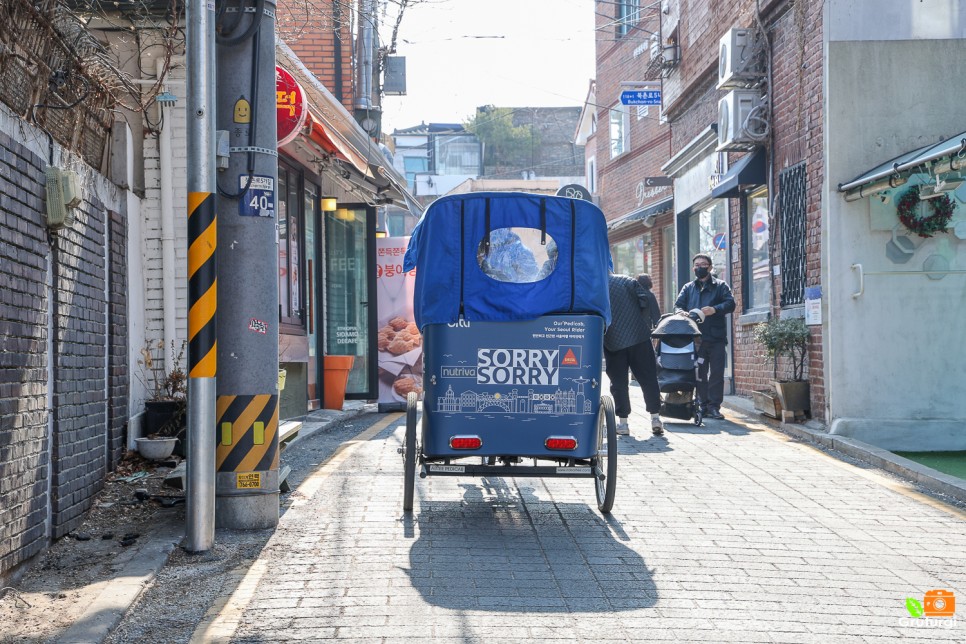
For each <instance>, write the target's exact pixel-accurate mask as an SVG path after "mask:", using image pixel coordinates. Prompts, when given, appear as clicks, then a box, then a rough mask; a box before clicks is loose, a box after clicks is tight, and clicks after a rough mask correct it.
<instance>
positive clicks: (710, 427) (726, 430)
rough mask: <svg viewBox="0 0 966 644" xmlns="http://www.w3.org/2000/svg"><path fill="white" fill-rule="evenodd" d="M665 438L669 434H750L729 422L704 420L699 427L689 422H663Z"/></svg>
mask: <svg viewBox="0 0 966 644" xmlns="http://www.w3.org/2000/svg"><path fill="white" fill-rule="evenodd" d="M664 430H665V436H667V435H668V434H670V435H671V436H672V437H673V435H674V434H705V435H709V434H730V435H732V436H747V435H748V434H750V433H751V430H749V429H748V428H747V427H744V426H742V425H739V424H737V423H733V422H731V421H729V420H713V419H705V420H704V421H703V422H702V424H701V425H700V426H698V425H695V424H694V423H693V422H691V421H681V422H678V423H675V422H668V421H667V420H666V419H665V421H664Z"/></svg>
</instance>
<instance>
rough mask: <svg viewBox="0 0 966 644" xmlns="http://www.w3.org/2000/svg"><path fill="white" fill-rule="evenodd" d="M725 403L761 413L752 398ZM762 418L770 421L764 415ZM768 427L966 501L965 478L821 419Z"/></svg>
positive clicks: (728, 399)
mask: <svg viewBox="0 0 966 644" xmlns="http://www.w3.org/2000/svg"><path fill="white" fill-rule="evenodd" d="M724 406H725V407H726V408H728V409H729V410H731V411H735V412H738V413H740V414H742V415H745V416H750V417H753V418H756V419H757V416H758V415H760V414H758V412H757V411H756V410H755V408H754V403H753V402H752V400H751V399H748V398H741V397H740V396H725V401H724ZM761 419H762V420H767V419H765V417H764V416H762V417H761ZM769 426H772V427H773V428H774V429H775V430H776V431H780V432H783V433H785V434H788V435H789V436H792V437H794V438H797V439H799V440H802V441H806V442H809V443H813V444H816V445H820V446H822V447H824V448H826V449H830V450H835V451H837V452H841V453H843V454H845V455H846V456H850V457H852V458H854V459H856V460H859V461H862V462H863V463H868V464H869V465H872V466H874V467H877V468H879V469H882V470H885V471H887V472H890V473H892V474H896V475H898V476H902V477H904V478H907V479H909V480H911V481H914V482H915V483H917V484H919V485H920V486H922V487H923V488H925V489H927V490H930V491H931V492H935V493H937V494H942V495H945V496H948V497H950V498H953V499H955V500H957V501H960V502H963V503H966V481H964V480H963V479H960V478H957V477H955V476H950V475H949V474H944V473H943V472H939V471H937V470H934V469H932V468H931V467H926V466H925V465H922V464H920V463H916V462H915V461H911V460H909V459H908V458H903V457H902V456H899V455H898V454H893V453H892V452H890V451H889V450H886V449H882V448H881V447H876V446H875V445H870V444H869V443H865V442H863V441H860V440H856V439H854V438H849V437H847V436H835V435H832V434H829V433H828V432H827V431H826V430H825V426H824V425H823V424H822V423H820V422H818V421H814V420H810V421H808V422H806V423H805V424H803V425H797V424H793V423H779V422H777V421H776V422H775V423H769Z"/></svg>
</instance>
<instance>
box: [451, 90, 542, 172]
mask: <svg viewBox="0 0 966 644" xmlns="http://www.w3.org/2000/svg"><path fill="white" fill-rule="evenodd" d="M464 127H465V128H466V130H467V131H469V132H472V133H473V134H475V135H476V136H477V137H479V139H480V141H481V142H482V143H483V166H484V167H485V168H490V169H496V170H497V172H499V171H501V170H503V169H509V168H518V169H524V168H529V167H530V165H531V163H530V153H531V149H532V148H533V146H535V145H537V141H536V137H535V135H534V132H533V127H532V126H530V125H520V126H515V125H513V110H511V109H510V108H507V107H494V106H492V105H487V106H485V107H481V108H479V109H478V110H477V112H476V116H474V117H473V118H471V119H470V120H469V121H467V122H466V123H464Z"/></svg>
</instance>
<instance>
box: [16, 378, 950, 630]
mask: <svg viewBox="0 0 966 644" xmlns="http://www.w3.org/2000/svg"><path fill="white" fill-rule="evenodd" d="M634 389H636V388H634ZM634 389H632V392H633V391H634ZM632 395H633V396H634V397H633V398H632V400H633V404H634V409H635V412H634V414H632V416H631V427H632V435H631V436H629V437H622V438H621V439H620V443H619V448H620V458H619V471H618V477H619V484H618V495H617V503H616V505H615V507H614V512H613V514H612V515H610V516H609V517H603V516H602V515H600V514H599V513H598V512H597V511H596V504H595V502H594V492H593V485H592V483H591V482H589V481H586V480H583V479H550V480H542V479H473V478H432V477H431V478H429V479H417V482H416V506H415V508H414V513H413V514H412V515H411V516H406V515H404V514H403V513H402V512H401V486H402V461H401V459H400V457H399V455H398V454H397V453H396V449H397V448H398V447H399V445H400V444H401V440H402V435H403V422H404V420H403V419H402V418H401V417H399V416H397V415H395V414H383V415H380V416H379V417H377V422H376V424H375V425H374V426H373V427H372V428H370V429H368V430H366V431H365V432H362V433H361V434H359V435H358V436H355V437H354V438H353V439H352V440H349V441H345V442H343V448H342V449H341V451H338V452H337V453H336V454H335V455H334V456H333V457H331V458H329V459H328V460H325V461H323V462H322V463H320V464H319V465H318V467H316V468H314V469H313V471H312V472H311V473H309V474H308V475H307V477H306V478H305V479H304V480H302V481H299V482H298V485H297V490H296V491H294V492H293V493H292V494H291V495H288V496H289V501H288V502H287V507H286V510H285V513H284V515H283V516H282V518H281V519H280V522H279V526H278V528H277V529H276V530H275V531H273V532H272V533H271V535H270V536H269V537H268V539H267V542H266V543H265V545H264V548H263V549H261V550H260V552H259V553H258V554H257V555H254V559H252V560H249V561H247V562H244V564H243V565H241V566H239V568H238V571H237V574H236V575H235V576H234V577H233V578H232V579H226V581H225V584H224V587H223V589H222V591H221V595H220V596H218V597H213V596H208V597H204V598H198V597H194V598H192V597H187V598H183V600H182V601H184V602H185V603H184V604H183V605H179V604H178V603H177V601H174V600H172V601H171V603H169V604H166V605H163V606H158V607H157V609H158V611H159V612H161V613H162V614H165V615H168V616H169V619H178V620H179V621H181V622H185V621H188V620H190V623H191V624H194V625H196V627H195V628H194V634H193V635H192V636H191V638H190V640H189V639H188V638H187V637H184V638H176V639H170V640H168V639H165V636H164V635H162V634H160V633H162V632H163V631H158V634H157V635H156V636H157V638H158V639H145V640H138V641H151V642H155V641H156V642H168V641H192V642H228V641H243V642H254V641H287V640H295V639H314V640H321V639H337V640H339V641H340V642H346V641H357V642H374V641H377V642H396V641H408V642H413V641H420V640H423V641H428V640H430V639H432V640H433V641H434V642H437V641H439V642H453V643H454V644H455V643H456V642H460V643H462V642H467V641H474V642H476V641H479V642H484V641H498V640H500V641H543V640H548V641H553V642H571V641H573V642H576V641H584V640H586V639H593V640H594V641H639V640H661V639H664V640H685V641H707V642H723V641H742V642H747V641H762V642H771V641H787V642H799V641H814V642H839V641H841V642H853V641H854V642H866V641H882V642H886V641H896V640H897V639H899V638H904V637H910V638H915V639H917V640H924V639H932V640H933V641H956V640H959V641H962V640H963V639H964V636H966V628H964V623H963V621H962V620H961V621H960V622H959V624H960V625H959V626H958V628H960V629H962V630H961V631H960V632H957V633H955V634H953V633H949V632H948V631H944V630H942V628H940V627H936V628H934V629H933V630H926V629H923V628H921V627H916V625H915V624H908V623H907V622H909V615H908V613H906V611H905V608H904V601H905V598H906V597H909V596H918V597H919V598H920V600H921V598H922V594H923V593H924V592H925V591H927V590H931V589H940V588H945V589H949V590H951V591H956V592H958V593H959V594H961V595H962V594H966V513H964V512H962V511H959V510H957V509H955V508H953V507H950V506H947V505H944V504H942V503H939V502H937V501H935V500H934V499H932V498H929V497H927V496H925V495H923V494H920V493H918V492H916V491H915V490H914V489H912V487H911V486H909V485H904V484H902V483H901V482H900V483H897V482H896V481H895V480H894V479H892V478H890V477H887V476H884V475H882V474H880V473H876V472H874V471H871V470H869V469H868V468H864V469H863V468H862V467H856V466H854V465H850V464H848V463H845V462H843V461H840V460H836V459H835V458H832V457H829V456H827V455H826V454H824V453H823V452H821V451H819V450H817V449H814V448H812V447H810V446H808V445H805V444H803V443H801V442H799V441H798V440H797V439H801V440H810V441H813V442H817V443H821V442H822V441H823V440H825V441H827V443H823V444H826V445H827V446H828V447H832V448H836V449H841V447H842V446H843V445H845V446H846V447H848V444H847V443H843V442H842V440H841V439H838V438H837V437H829V436H827V435H824V432H823V431H822V428H821V427H820V426H817V425H813V424H806V425H804V426H794V427H793V426H784V427H783V428H782V431H776V427H775V425H777V423H772V422H771V421H770V420H769V419H766V418H764V417H762V416H760V415H758V414H757V413H756V412H754V410H753V406H752V405H751V402H750V401H744V400H743V399H735V398H733V397H729V398H728V399H727V400H726V404H725V413H726V416H727V420H725V421H707V423H706V425H705V426H704V427H700V428H698V427H695V426H694V425H693V424H690V423H683V422H673V421H672V422H669V423H668V433H667V436H666V437H665V438H663V439H659V438H653V437H651V435H650V431H649V430H648V431H646V432H645V431H644V428H646V427H647V426H648V424H647V421H646V418H645V415H644V413H643V400H642V399H641V397H640V393H639V389H637V391H636V392H635V393H634V394H632ZM372 410H374V406H372V405H369V406H363V405H362V404H359V403H347V405H346V409H345V410H344V411H342V412H331V411H324V412H315V413H313V414H312V417H311V418H310V419H309V422H306V424H305V426H304V427H303V430H302V432H301V433H300V435H299V437H298V439H297V440H298V441H300V442H301V441H305V444H306V445H311V444H312V442H313V441H322V440H324V439H325V433H326V432H325V430H327V429H328V428H330V427H331V426H333V425H335V424H336V423H340V422H343V421H345V420H346V419H347V418H349V417H351V416H358V415H360V414H363V413H366V412H368V411H372ZM362 418H368V416H363V417H362ZM360 425H361V424H360ZM353 431H355V430H353ZM789 435H791V436H794V437H795V439H796V440H792V439H790V438H789ZM899 473H900V474H901V472H899ZM911 480H913V481H916V480H917V479H916V478H915V477H913V478H912V479H911ZM145 536H148V537H149V538H148V539H147V540H146V541H145V543H144V544H143V545H140V546H139V550H138V551H137V552H136V553H131V551H124V553H125V555H126V556H127V557H128V561H126V562H124V563H123V565H120V564H119V565H118V566H117V567H116V570H117V574H116V577H115V578H114V579H113V580H112V581H110V582H108V583H107V584H104V585H102V586H98V587H90V588H86V589H83V596H82V597H81V599H80V600H79V601H80V602H81V603H82V605H85V606H87V610H86V612H85V614H84V616H83V617H82V618H81V619H79V620H77V622H76V623H75V624H74V626H73V627H71V628H70V629H69V630H67V631H66V632H64V633H63V634H62V635H61V636H60V637H59V638H57V639H56V641H58V642H71V643H78V642H84V643H88V642H102V641H104V640H105V639H106V638H108V636H109V634H111V633H112V631H114V630H115V629H116V628H117V627H118V624H119V623H122V621H123V622H125V623H126V622H127V621H129V620H130V619H131V616H130V615H128V616H127V617H125V613H126V612H127V611H129V609H130V608H131V607H132V606H134V605H135V602H137V600H138V598H139V597H141V596H143V594H144V590H145V588H146V587H148V585H149V584H150V583H151V582H152V581H153V580H155V579H156V577H157V576H158V574H159V572H160V571H161V570H162V568H164V567H165V566H166V565H168V566H170V565H171V563H170V561H169V556H170V555H171V554H172V552H177V551H176V546H177V543H178V542H179V541H180V536H181V534H180V533H178V534H174V533H170V532H167V533H166V532H164V530H159V531H158V533H157V534H152V535H145ZM214 556H217V553H216V554H215V555H214ZM182 559H183V557H182ZM177 563H178V564H179V565H183V564H184V562H183V561H179V562H177ZM203 564H204V560H195V561H192V562H189V565H195V566H201V565H203ZM174 583H177V580H175V582H174ZM184 593H185V591H184V590H182V591H181V594H182V595H183V594H184ZM199 600H200V602H201V604H200V606H201V610H202V611H206V612H205V613H204V618H199V619H195V618H194V617H189V615H191V613H190V612H189V610H188V607H189V606H198V605H199ZM149 608H151V607H148V606H144V603H143V602H142V604H140V605H139V606H138V610H139V611H145V610H146V609H149ZM903 619H905V622H903V621H902V620H903ZM0 634H2V630H0ZM950 635H952V637H950ZM117 637H121V638H122V639H117ZM123 637H124V636H123V634H120V635H119V634H117V633H115V634H114V637H112V638H111V640H112V641H124V639H123Z"/></svg>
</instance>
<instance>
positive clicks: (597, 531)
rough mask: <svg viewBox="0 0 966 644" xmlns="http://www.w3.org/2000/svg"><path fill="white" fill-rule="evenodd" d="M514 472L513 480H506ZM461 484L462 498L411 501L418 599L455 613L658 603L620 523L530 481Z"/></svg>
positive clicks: (649, 575) (648, 573) (409, 529)
mask: <svg viewBox="0 0 966 644" xmlns="http://www.w3.org/2000/svg"><path fill="white" fill-rule="evenodd" d="M513 480H514V479H510V481H513ZM519 481H520V484H519V485H514V486H511V485H508V480H506V479H502V478H481V479H477V480H476V481H475V482H472V483H461V484H460V487H461V488H463V499H462V500H461V501H449V502H439V501H422V502H417V507H416V509H417V513H414V514H413V515H412V516H411V517H407V518H406V519H404V520H403V521H404V528H405V530H406V534H407V535H409V536H411V535H413V534H414V533H415V534H418V537H417V538H416V541H415V542H414V543H413V544H412V547H411V548H410V551H409V570H408V571H407V572H408V574H409V578H410V581H411V583H412V585H413V587H414V588H415V589H416V590H418V591H419V593H420V594H421V595H422V597H423V599H424V600H425V601H426V602H428V603H430V604H432V605H434V606H439V607H441V608H446V609H454V610H495V611H505V612H533V611H538V612H551V613H553V612H568V613H573V612H594V613H599V612H601V611H612V610H636V609H640V608H648V607H650V606H653V605H654V604H655V603H656V602H657V587H656V585H655V583H654V579H653V571H652V570H649V569H648V567H647V565H646V564H645V562H644V559H643V558H642V557H641V555H640V554H638V553H637V552H636V551H634V550H633V549H632V548H630V547H628V546H627V545H625V544H624V543H622V541H627V540H628V536H627V535H626V533H624V531H623V529H622V527H621V526H620V522H619V521H618V520H617V519H614V518H613V517H607V518H605V517H603V516H601V515H600V514H599V513H598V512H597V509H596V507H594V506H593V505H588V504H584V503H562V502H554V501H552V500H548V499H547V498H538V497H537V495H536V494H535V488H533V487H530V486H529V485H528V483H529V482H530V481H531V479H519Z"/></svg>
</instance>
